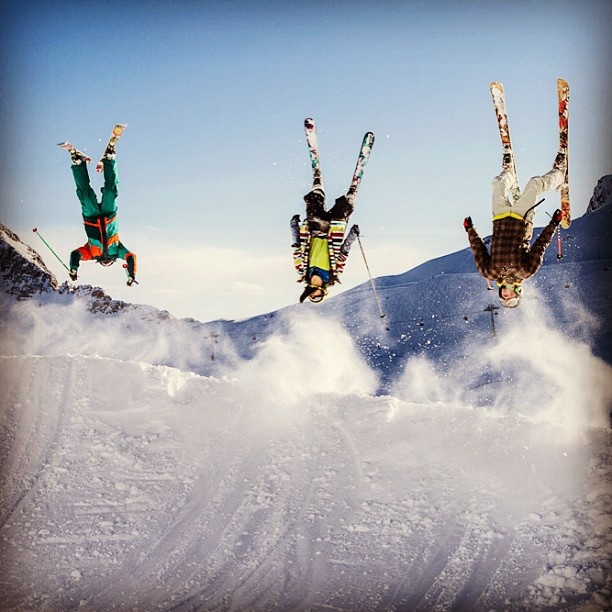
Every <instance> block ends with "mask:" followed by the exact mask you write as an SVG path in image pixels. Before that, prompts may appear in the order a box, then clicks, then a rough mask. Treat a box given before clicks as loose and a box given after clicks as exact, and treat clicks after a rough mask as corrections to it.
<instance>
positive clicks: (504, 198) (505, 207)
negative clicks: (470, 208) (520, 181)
mask: <svg viewBox="0 0 612 612" xmlns="http://www.w3.org/2000/svg"><path fill="white" fill-rule="evenodd" d="M491 185H492V187H493V195H492V198H491V203H492V208H493V216H494V217H496V216H497V215H501V214H503V213H507V212H510V211H511V210H512V209H511V207H512V203H511V201H510V199H509V198H508V190H509V189H510V188H511V187H512V185H514V174H513V173H512V171H511V170H504V171H503V172H502V173H501V174H500V175H498V176H496V177H495V178H494V179H493V182H492V183H491Z"/></svg>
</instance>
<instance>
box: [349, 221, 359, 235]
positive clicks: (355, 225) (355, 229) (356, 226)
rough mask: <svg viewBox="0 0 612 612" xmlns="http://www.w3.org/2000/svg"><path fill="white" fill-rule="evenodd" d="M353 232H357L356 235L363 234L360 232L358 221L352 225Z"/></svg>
mask: <svg viewBox="0 0 612 612" xmlns="http://www.w3.org/2000/svg"><path fill="white" fill-rule="evenodd" d="M351 232H352V233H353V234H355V236H360V235H361V234H360V233H359V226H358V225H357V224H356V223H355V224H354V225H353V226H352V227H351Z"/></svg>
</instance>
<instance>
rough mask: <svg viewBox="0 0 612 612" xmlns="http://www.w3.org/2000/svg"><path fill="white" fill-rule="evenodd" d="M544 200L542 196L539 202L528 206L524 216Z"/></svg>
mask: <svg viewBox="0 0 612 612" xmlns="http://www.w3.org/2000/svg"><path fill="white" fill-rule="evenodd" d="M544 200H545V198H542V199H541V200H540V201H539V202H536V203H535V204H534V205H533V206H532V207H531V208H528V209H527V210H526V211H525V216H527V213H528V212H531V211H532V210H533V209H534V208H537V207H538V206H539V205H540V204H541V203H542V202H543V201H544Z"/></svg>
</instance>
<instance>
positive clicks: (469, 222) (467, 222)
mask: <svg viewBox="0 0 612 612" xmlns="http://www.w3.org/2000/svg"><path fill="white" fill-rule="evenodd" d="M463 227H464V229H465V231H466V232H467V231H468V230H469V229H472V228H473V227H474V224H473V223H472V217H466V218H465V219H464V220H463Z"/></svg>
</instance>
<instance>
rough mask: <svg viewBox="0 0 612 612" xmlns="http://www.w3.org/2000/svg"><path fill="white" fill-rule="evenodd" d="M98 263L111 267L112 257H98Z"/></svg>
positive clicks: (113, 261)
mask: <svg viewBox="0 0 612 612" xmlns="http://www.w3.org/2000/svg"><path fill="white" fill-rule="evenodd" d="M97 261H98V263H99V264H102V265H103V266H112V265H113V264H114V263H115V258H114V257H98V260H97Z"/></svg>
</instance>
